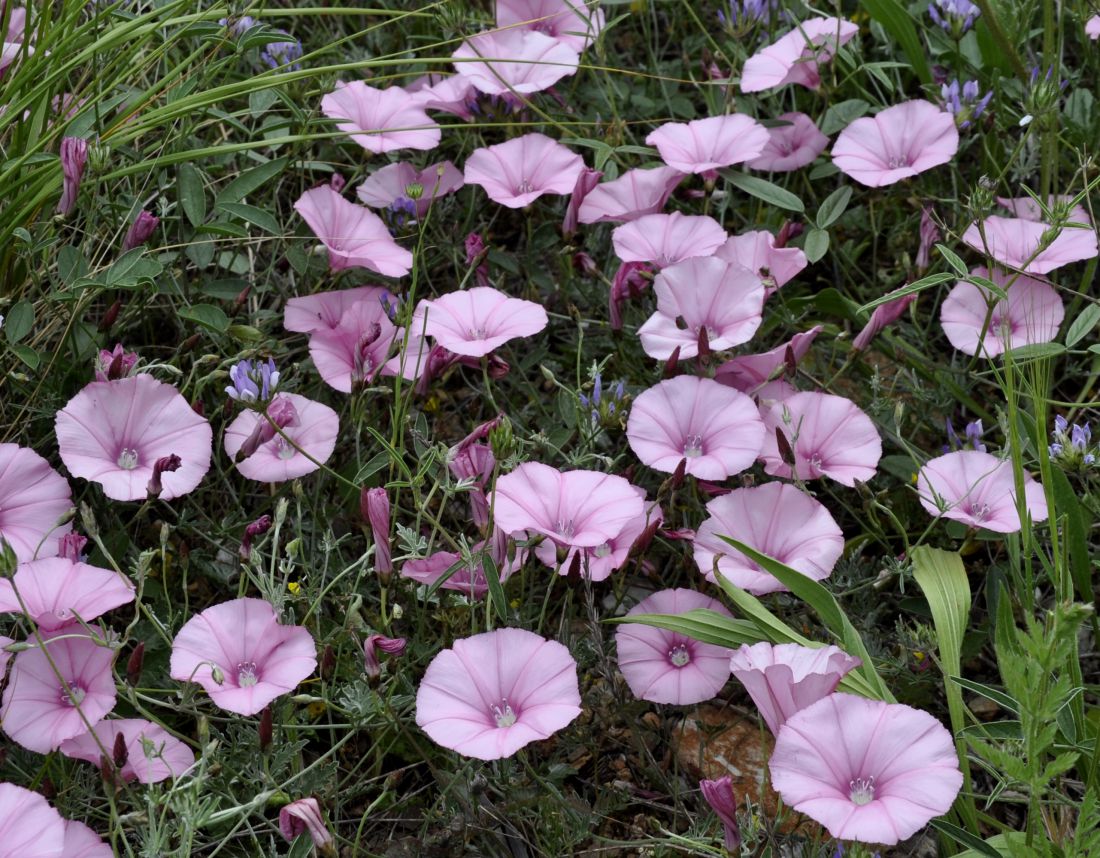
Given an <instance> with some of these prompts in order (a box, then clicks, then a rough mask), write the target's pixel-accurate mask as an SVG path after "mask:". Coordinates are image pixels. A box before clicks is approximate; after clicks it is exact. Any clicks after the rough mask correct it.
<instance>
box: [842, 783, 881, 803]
mask: <svg viewBox="0 0 1100 858" xmlns="http://www.w3.org/2000/svg"><path fill="white" fill-rule="evenodd" d="M848 790H849V792H848V798H849V799H851V801H852V804H856V805H860V806H862V805H865V804H870V803H871V802H872V801H874V800H875V779H874V776H872V777H869V778H856V779H855V780H851V781H848Z"/></svg>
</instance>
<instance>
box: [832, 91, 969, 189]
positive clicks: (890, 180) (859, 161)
mask: <svg viewBox="0 0 1100 858" xmlns="http://www.w3.org/2000/svg"><path fill="white" fill-rule="evenodd" d="M958 149H959V131H958V129H957V128H956V127H955V117H954V116H952V115H951V114H950V113H948V112H947V111H946V110H943V109H942V108H941V107H940V106H939V105H936V104H932V102H930V101H921V100H919V99H915V100H913V101H903V102H902V103H901V104H895V105H894V106H893V107H887V108H886V109H885V110H881V111H879V112H878V113H877V114H876V115H875V116H873V117H871V116H864V117H862V118H860V119H857V120H855V121H854V122H853V123H851V124H850V125H849V126H848V127H847V128H845V129H844V130H843V131H841V132H840V136H839V137H837V139H836V143H834V144H833V163H834V164H836V165H837V167H839V168H840V171H841V172H842V173H845V174H847V175H849V176H851V177H852V178H853V179H855V180H856V181H857V182H859V183H860V184H863V185H869V186H870V187H872V188H881V187H883V186H885V185H893V184H894V183H896V182H900V181H901V180H902V179H908V178H910V177H911V176H915V175H917V174H918V173H923V172H924V171H925V170H931V169H932V168H933V167H938V166H940V165H941V164H946V163H947V162H948V161H950V160H951V159H952V158H954V157H955V153H956V152H957V151H958Z"/></svg>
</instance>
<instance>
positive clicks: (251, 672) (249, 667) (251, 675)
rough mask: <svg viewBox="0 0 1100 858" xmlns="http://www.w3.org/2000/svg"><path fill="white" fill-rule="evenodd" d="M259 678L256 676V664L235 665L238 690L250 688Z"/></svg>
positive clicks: (243, 663)
mask: <svg viewBox="0 0 1100 858" xmlns="http://www.w3.org/2000/svg"><path fill="white" fill-rule="evenodd" d="M259 681H260V678H259V677H258V676H257V675H256V662H254V661H243V662H241V663H240V664H238V665H237V686H238V687H239V688H251V687H252V686H254V685H255V684H256V683H257V682H259Z"/></svg>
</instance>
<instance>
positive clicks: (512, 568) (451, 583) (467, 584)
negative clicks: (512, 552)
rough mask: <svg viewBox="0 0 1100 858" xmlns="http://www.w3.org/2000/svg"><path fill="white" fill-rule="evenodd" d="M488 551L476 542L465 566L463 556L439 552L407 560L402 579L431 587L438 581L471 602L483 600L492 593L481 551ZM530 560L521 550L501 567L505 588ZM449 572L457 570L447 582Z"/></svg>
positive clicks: (498, 570) (499, 567)
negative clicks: (511, 578)
mask: <svg viewBox="0 0 1100 858" xmlns="http://www.w3.org/2000/svg"><path fill="white" fill-rule="evenodd" d="M484 548H485V543H484V542H476V543H474V545H473V546H472V547H471V548H470V555H471V558H472V559H473V561H474V562H473V563H471V564H470V565H467V564H465V563H463V562H462V555H461V554H458V553H457V552H454V551H437V552H436V553H435V554H431V555H429V556H427V557H424V558H421V559H417V560H406V561H405V562H404V563H403V564H402V566H401V577H402V578H409V579H411V580H413V581H416V582H417V583H418V584H424V585H426V586H428V587H432V586H435V584H436V582H437V581H441V582H442V583H440V584H439V586H440V587H441V588H443V589H444V590H456V591H457V592H459V593H462V594H463V595H464V596H468V597H469V598H471V599H483V598H485V594H486V593H488V592H489V581H488V579H487V578H486V577H485V569H484V567H483V566H482V565H481V562H480V560H479V559H478V558H479V557H480V553H481V551H482V550H483V549H484ZM526 559H527V551H526V550H524V549H520V550H518V551H517V552H516V556H515V559H514V560H513V561H511V562H508V563H503V564H498V566H497V575H498V576H499V578H500V582H501V583H502V584H503V583H504V582H505V581H507V580H508V579H509V578H510V577H511V576H512V575H513V574H514V573H515V572H518V571H519V570H520V569H521V568H523V563H524V561H525V560H526ZM449 569H454V570H455V571H454V572H452V573H451V574H450V575H449V576H447V577H446V578H445V579H444V576H445V575H447V571H448V570H449Z"/></svg>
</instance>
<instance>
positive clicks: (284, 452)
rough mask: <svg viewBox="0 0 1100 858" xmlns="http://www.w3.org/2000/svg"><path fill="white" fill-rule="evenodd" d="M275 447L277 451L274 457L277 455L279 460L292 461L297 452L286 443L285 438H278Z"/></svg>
mask: <svg viewBox="0 0 1100 858" xmlns="http://www.w3.org/2000/svg"><path fill="white" fill-rule="evenodd" d="M275 447H276V449H277V450H278V453H277V454H276V455H278V457H279V458H280V459H293V458H294V455H295V453H297V452H298V451H297V450H295V449H294V448H293V447H292V446H291V445H290V444H288V443H287V442H286V439H285V438H280V439H279V440H278V441H276V442H275Z"/></svg>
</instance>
